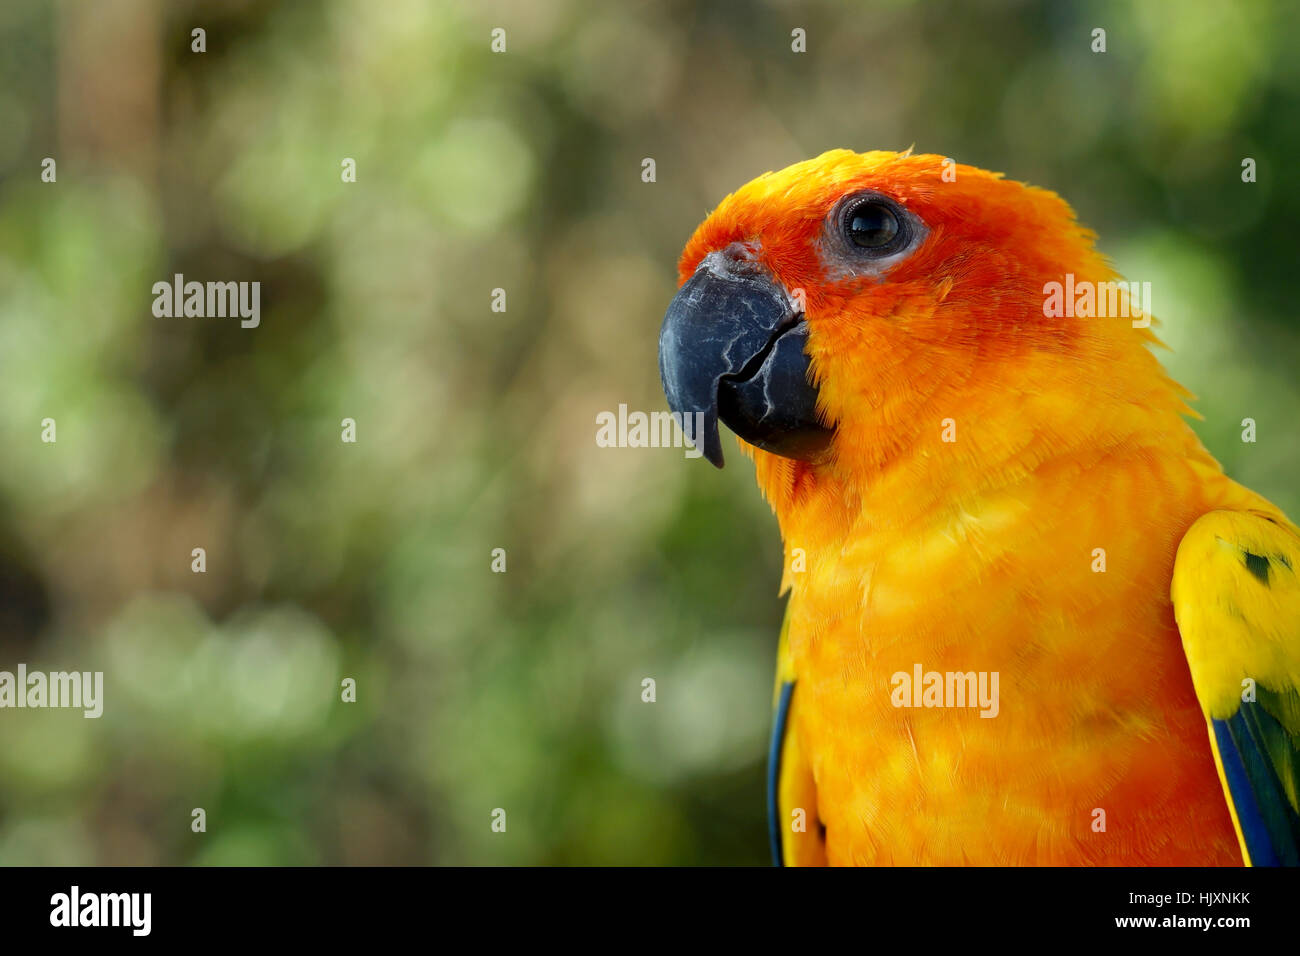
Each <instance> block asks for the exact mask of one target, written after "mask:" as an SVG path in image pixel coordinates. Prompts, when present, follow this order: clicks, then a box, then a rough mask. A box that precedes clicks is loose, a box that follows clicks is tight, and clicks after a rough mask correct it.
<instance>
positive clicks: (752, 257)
mask: <svg viewBox="0 0 1300 956" xmlns="http://www.w3.org/2000/svg"><path fill="white" fill-rule="evenodd" d="M714 255H716V256H717V257H718V258H719V259H720V260H721V262H720V263H719V265H721V266H723V267H724V268H725V269H726V271H727V272H728V273H729V274H731V275H734V276H745V275H757V274H758V273H760V272H763V271H765V270H764V268H763V265H762V263H761V262H759V260H758V249H757V248H756V247H755V246H754V245H752V244H751V243H748V242H733V243H731V244H730V245H729V246H727V247H726V248H725V249H719V250H718V251H717V252H715V253H714Z"/></svg>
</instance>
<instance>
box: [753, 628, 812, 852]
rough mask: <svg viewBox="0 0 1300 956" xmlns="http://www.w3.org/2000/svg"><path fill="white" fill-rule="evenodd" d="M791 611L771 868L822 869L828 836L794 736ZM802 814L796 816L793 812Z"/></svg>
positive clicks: (771, 793) (781, 660) (775, 737)
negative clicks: (804, 867)
mask: <svg viewBox="0 0 1300 956" xmlns="http://www.w3.org/2000/svg"><path fill="white" fill-rule="evenodd" d="M789 634H790V608H789V606H788V605H787V606H786V611H785V622H784V623H783V624H782V625H781V641H780V645H779V647H778V650H777V664H776V693H775V695H774V701H773V711H774V716H773V721H772V743H771V748H770V749H769V751H768V758H767V829H768V839H769V840H770V842H771V845H772V863H773V864H774V865H775V866H825V865H826V835H825V831H824V829H823V828H822V824H821V819H820V817H819V815H818V812H817V782H816V780H815V779H814V778H813V771H812V763H811V761H810V760H809V757H808V753H807V751H806V750H805V749H804V745H803V741H802V738H801V735H800V733H799V730H798V720H799V708H798V706H797V704H796V703H795V685H796V684H797V680H796V679H795V672H794V661H793V659H792V658H791V656H790V644H789ZM796 810H801V811H803V812H802V814H800V815H798V816H796V814H795V811H796Z"/></svg>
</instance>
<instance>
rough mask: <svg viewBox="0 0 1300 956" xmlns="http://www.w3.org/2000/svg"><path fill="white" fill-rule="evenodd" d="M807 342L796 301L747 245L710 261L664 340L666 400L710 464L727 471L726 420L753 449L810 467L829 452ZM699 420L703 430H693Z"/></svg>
mask: <svg viewBox="0 0 1300 956" xmlns="http://www.w3.org/2000/svg"><path fill="white" fill-rule="evenodd" d="M807 341H808V326H807V323H805V322H804V317H803V315H802V314H801V313H800V312H799V311H798V310H797V309H796V307H795V306H794V303H793V302H792V300H791V297H790V295H789V294H788V293H787V292H786V291H785V289H784V288H782V287H781V286H780V285H778V284H777V283H776V281H775V280H774V279H773V277H772V276H771V275H770V274H769V273H768V272H767V270H766V269H764V268H763V267H762V266H760V265H759V264H758V263H756V262H755V261H754V260H753V258H752V257H751V256H750V255H749V253H748V250H747V249H746V248H745V247H744V246H741V245H739V244H734V245H733V246H730V247H728V248H727V249H725V250H722V251H721V252H713V253H710V254H709V255H708V256H706V257H705V259H704V261H703V262H701V263H700V266H699V268H698V269H696V270H695V274H694V275H693V276H691V278H690V279H688V280H687V281H686V283H685V284H684V285H683V286H682V287H681V288H680V289H679V290H678V291H677V295H676V296H675V297H674V298H673V301H672V302H671V303H670V304H669V306H668V312H667V314H665V315H664V324H663V328H662V329H661V330H660V332H659V376H660V378H661V379H662V380H663V386H664V395H666V396H667V397H668V405H669V407H670V408H671V409H672V410H673V411H674V412H676V413H678V414H679V415H680V416H681V419H682V428H683V430H684V431H685V432H686V435H687V437H688V438H689V439H691V441H692V444H695V445H697V446H701V445H702V448H701V450H702V452H703V454H704V457H706V458H708V459H709V461H711V462H713V464H714V465H716V466H717V467H719V468H721V467H722V464H723V459H722V442H721V439H720V438H719V437H718V418H719V416H720V417H721V418H722V420H723V421H724V422H726V423H727V425H728V426H729V427H730V428H731V430H732V431H734V432H735V433H736V434H737V435H739V436H740V437H741V438H743V439H745V440H746V441H748V442H749V443H751V444H753V445H757V446H758V447H759V448H763V449H765V450H767V451H770V452H773V453H775V454H778V455H783V456H785V457H787V458H798V459H803V460H808V459H811V458H813V457H815V456H816V455H817V454H818V453H819V452H821V451H823V450H824V449H825V448H826V446H827V444H829V442H830V439H831V436H832V435H833V434H834V430H833V429H831V428H828V427H827V426H825V425H824V424H822V422H821V420H820V418H819V417H818V415H817V389H816V387H815V386H814V385H813V384H812V382H811V380H810V378H809V374H808V356H807V355H806V354H805V351H804V349H805V347H806V344H807ZM688 416H689V417H688ZM694 416H699V417H698V418H697V417H694ZM696 421H697V422H700V423H701V424H702V426H703V427H702V429H691V428H689V427H688V423H689V422H696ZM693 431H695V432H698V433H695V434H693V433H692V432H693Z"/></svg>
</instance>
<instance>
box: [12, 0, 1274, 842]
mask: <svg viewBox="0 0 1300 956" xmlns="http://www.w3.org/2000/svg"><path fill="white" fill-rule="evenodd" d="M1067 7H1073V8H1072V9H1069V8H1067ZM195 27H202V28H204V29H205V30H206V31H207V52H206V53H202V54H198V53H193V52H191V33H190V31H191V30H192V29H193V28H195ZM494 27H502V28H504V29H505V31H506V44H507V48H506V52H505V53H493V52H492V51H491V48H490V40H491V38H490V32H491V30H492V29H493V28H494ZM796 27H798V28H802V29H804V30H806V33H807V52H806V53H803V54H798V53H794V52H792V51H791V30H792V29H794V28H796ZM1094 27H1103V28H1105V29H1106V31H1107V52H1106V53H1105V54H1095V53H1093V52H1092V51H1091V49H1090V47H1091V42H1092V38H1091V31H1092V29H1093V28H1094ZM1298 37H1300V6H1298V5H1297V4H1295V3H1291V2H1277V3H1273V4H1270V3H1266V2H1235V3H1227V4H1225V3H1220V2H1210V0H1184V2H1177V3H1175V2H1169V3H1143V4H1140V5H1138V4H1128V3H1113V4H1096V5H1087V4H1084V5H1078V6H1074V5H1066V4H1057V3H1029V2H1012V0H1007V2H986V3H960V4H958V3H925V4H921V3H907V2H887V3H870V4H868V3H854V4H850V3H834V2H808V3H782V2H771V3H766V4H757V5H754V6H752V7H749V8H747V9H744V8H741V7H740V6H739V5H709V8H707V9H706V8H705V6H704V5H700V6H699V7H696V6H695V5H693V4H689V3H685V2H677V3H662V4H651V3H645V4H583V3H577V2H570V0H528V2H523V0H521V2H517V3H492V2H482V3H474V2H469V0H466V2H463V3H453V2H429V0H382V2H377V0H322V2H319V3H316V2H298V0H283V2H253V0H242V2H241V0H220V2H202V3H200V2H163V0H101V2H96V3H90V2H64V3H51V2H47V0H5V2H4V3H3V4H2V5H0V179H2V182H0V670H10V671H13V670H15V669H16V666H17V664H18V662H20V661H21V662H25V663H26V664H27V665H28V666H29V667H30V668H32V669H36V668H42V669H46V670H50V669H76V670H102V671H104V672H105V683H106V687H105V701H104V716H103V717H102V718H101V719H99V720H87V719H84V718H83V717H82V716H81V713H80V712H79V711H72V712H69V711H57V710H44V711H34V710H23V711H17V710H4V711H0V862H2V863H8V864H23V863H36V864H56V863H62V864H82V863H100V864H152V863H198V864H227V863H253V864H263V863H265V864H272V863H274V864H317V863H347V864H374V863H386V864H417V863H439V864H464V863H518V864H543V863H545V864H553V863H558V864H569V863H601V864H604V863H630V864H662V863H686V864H705V863H724V864H725V863H763V862H766V859H767V850H766V838H765V834H764V823H763V815H764V809H763V787H762V771H763V761H764V749H765V738H766V734H767V732H768V722H769V705H770V694H771V680H772V663H773V654H774V646H775V639H776V633H777V628H778V626H779V620H780V615H781V611H782V607H781V602H780V601H779V599H778V597H777V593H776V591H777V584H778V581H779V576H780V562H781V554H780V543H779V540H778V536H777V531H776V526H775V522H774V521H773V519H772V517H771V516H770V514H769V513H768V511H767V508H766V506H765V505H764V504H763V503H762V502H761V500H760V498H759V496H758V493H757V491H756V490H755V488H754V487H753V480H752V472H751V468H750V466H749V465H748V463H747V462H745V461H744V459H742V458H741V456H740V455H739V454H735V453H734V452H733V453H731V454H729V461H730V464H729V466H728V468H727V469H726V470H725V471H724V472H721V473H719V472H715V471H714V470H713V469H711V468H710V467H709V466H708V465H707V464H705V463H704V462H703V461H700V460H691V461H687V460H686V459H685V458H684V456H683V454H682V452H681V451H680V450H673V449H622V450H619V449H606V448H598V447H597V446H596V443H595V432H596V424H595V416H596V415H597V413H598V412H601V411H604V410H614V409H617V407H618V405H619V403H626V404H627V405H628V406H629V407H630V408H632V409H644V410H659V409H662V408H663V407H664V404H663V398H662V395H661V392H660V388H659V382H658V372H657V365H656V339H657V334H658V328H659V321H660V318H661V316H662V314H663V309H664V307H665V306H666V304H667V302H668V300H669V298H670V297H671V295H672V293H673V290H674V288H675V263H676V257H677V255H678V253H679V252H680V250H681V247H682V245H683V244H684V243H685V241H686V239H687V237H688V236H689V235H690V233H691V231H692V229H693V228H694V227H695V225H696V224H697V223H698V222H699V220H700V219H702V218H703V216H704V215H705V214H706V213H707V212H708V210H709V209H710V208H711V207H712V205H713V204H714V203H716V202H717V201H718V200H719V199H720V198H721V197H722V196H723V195H724V194H725V193H726V192H728V191H730V190H731V189H734V188H735V187H737V186H739V185H740V184H742V183H744V182H746V181H747V180H749V179H751V178H752V177H753V176H755V175H757V174H759V173H762V172H764V171H766V170H768V169H774V168H780V167H782V166H785V165H787V164H789V163H791V162H795V161H798V160H800V159H804V158H807V157H809V156H812V155H815V154H817V153H820V152H822V151H823V150H825V149H828V148H832V147H840V146H846V147H851V148H855V149H870V148H893V149H902V148H905V147H907V146H909V145H911V144H915V145H916V147H917V148H918V149H919V150H922V151H928V152H937V153H941V154H944V155H949V156H953V157H956V158H957V159H958V160H960V161H962V162H969V163H973V164H976V165H980V166H985V167H988V168H993V169H998V170H1002V171H1004V172H1006V173H1007V174H1008V175H1010V176H1012V177H1013V178H1017V179H1023V180H1028V181H1031V182H1034V183H1037V184H1040V185H1044V186H1048V187H1051V188H1053V189H1056V190H1057V191H1059V192H1061V193H1062V194H1063V195H1064V196H1065V197H1066V198H1067V199H1069V200H1070V201H1071V202H1072V203H1073V204H1074V206H1075V208H1076V209H1077V210H1078V212H1079V215H1080V217H1081V218H1082V219H1083V221H1085V222H1086V223H1088V224H1089V225H1091V226H1093V227H1094V228H1096V229H1097V230H1098V231H1099V232H1100V233H1101V236H1102V239H1101V245H1102V248H1103V249H1104V250H1105V251H1106V252H1107V253H1108V254H1110V255H1111V256H1113V257H1114V259H1115V260H1116V262H1117V263H1118V265H1119V267H1120V268H1121V270H1122V271H1124V272H1126V273H1128V274H1129V275H1131V276H1133V277H1134V278H1138V279H1141V280H1147V281H1151V282H1152V283H1153V286H1154V290H1155V295H1156V298H1155V312H1156V313H1157V315H1159V316H1160V317H1161V319H1162V320H1163V323H1164V325H1163V331H1162V335H1163V336H1164V338H1165V340H1166V341H1167V342H1168V343H1169V344H1170V345H1171V346H1172V348H1173V349H1174V351H1173V352H1172V354H1169V355H1167V356H1166V361H1167V364H1168V365H1169V367H1170V368H1171V370H1172V372H1173V373H1174V374H1175V376H1176V377H1178V378H1179V379H1180V380H1181V381H1183V382H1184V383H1185V384H1186V385H1187V386H1188V387H1189V388H1191V389H1192V390H1193V391H1194V392H1196V393H1197V394H1198V395H1199V396H1200V400H1199V402H1198V403H1197V408H1198V410H1199V411H1200V412H1201V413H1203V414H1204V415H1205V416H1206V418H1205V420H1204V421H1202V422H1199V423H1197V425H1196V427H1197V429H1198V430H1199V431H1200V433H1201V435H1202V436H1203V437H1204V440H1205V441H1206V443H1207V444H1208V445H1209V446H1210V448H1211V449H1212V450H1213V451H1214V452H1215V453H1216V454H1217V455H1218V457H1219V458H1220V460H1222V461H1223V462H1224V464H1225V466H1226V467H1227V468H1228V469H1229V471H1230V472H1231V473H1232V474H1233V475H1234V476H1235V477H1237V478H1238V479H1240V480H1242V481H1244V482H1245V483H1247V484H1249V485H1251V486H1253V487H1254V488H1256V489H1258V490H1259V491H1261V492H1263V493H1264V494H1266V495H1268V496H1269V497H1271V498H1272V499H1273V500H1275V501H1276V502H1277V503H1279V504H1280V505H1282V506H1283V507H1285V508H1286V509H1288V510H1289V512H1290V513H1291V514H1292V515H1293V516H1300V489H1298V488H1297V485H1296V481H1295V474H1296V460H1297V442H1296V436H1297V435H1298V434H1300V421H1298V420H1297V419H1298V418H1300V416H1297V414H1296V413H1297V410H1298V409H1300V385H1298V384H1297V381H1298V378H1300V377H1298V376H1297V375H1296V359H1297V356H1298V355H1300V329H1298V328H1297V323H1296V310H1295V306H1294V296H1293V289H1294V281H1295V278H1296V252H1297V243H1296V237H1295V223H1296V222H1297V221H1300V190H1297V189H1296V188H1295V179H1294V169H1295V157H1296V156H1297V155H1300V109H1298V108H1297V107H1298V106H1300V103H1298V100H1300V56H1298V55H1297V47H1298V46H1300V43H1298V42H1297V40H1298ZM45 157H53V158H55V159H56V160H57V164H58V165H57V171H58V180H57V183H53V184H50V183H43V182H41V180H40V171H41V161H42V159H43V158H45ZM344 157H351V158H353V159H355V160H356V163H357V182H356V183H355V184H350V183H343V182H341V177H340V162H341V160H342V159H343V158H344ZM646 157H651V158H654V159H655V161H656V164H657V181H656V182H654V183H644V182H642V180H641V162H642V159H643V158H646ZM1244 157H1252V158H1254V159H1255V160H1256V161H1257V163H1258V182H1256V183H1254V184H1244V183H1243V182H1242V181H1241V161H1242V159H1243V158H1244ZM176 272H182V273H184V274H185V275H186V276H187V278H190V279H198V280H200V281H203V280H242V281H252V280H256V281H260V282H261V283H262V321H261V326H260V327H259V328H257V329H248V330H245V329H241V328H240V327H239V324H238V321H237V320H230V319H193V318H192V319H158V318H154V317H153V315H152V314H151V311H150V310H151V305H152V301H153V296H152V292H151V286H152V284H153V283H154V282H156V281H161V280H168V279H169V278H170V277H171V276H172V275H173V273H176ZM497 288H502V289H505V290H506V294H507V310H506V311H505V312H504V313H502V312H493V311H492V310H491V308H490V306H491V296H492V290H493V289H497ZM46 417H49V418H54V419H55V420H56V421H57V428H58V441H57V443H56V444H46V443H42V442H41V441H40V431H41V425H40V423H41V420H42V419H43V418H46ZM345 417H350V418H354V419H355V420H356V422H357V439H358V440H357V442H356V444H344V443H343V442H341V441H340V422H341V420H342V419H343V418H345ZM1244 417H1252V418H1254V419H1255V420H1256V421H1257V423H1258V434H1259V438H1258V442H1257V443H1256V444H1243V443H1242V442H1241V441H1240V437H1239V436H1240V430H1241V427H1240V421H1241V419H1242V418H1244ZM728 447H730V445H728ZM195 547H203V548H205V549H206V551H207V572H206V573H205V574H195V573H192V572H191V570H190V563H191V556H190V555H191V549H193V548H195ZM494 548H504V549H506V553H507V568H508V570H507V572H506V573H505V574H494V573H492V572H491V570H490V563H491V552H492V549H494ZM345 677H352V678H355V679H356V681H357V684H358V699H357V702H356V703H342V702H341V701H340V691H339V685H340V681H341V680H342V679H343V678H345ZM646 677H651V678H654V679H655V680H656V682H657V701H656V702H655V703H653V704H647V703H643V702H642V700H641V681H642V680H643V679H644V678H646ZM195 807H202V808H204V809H205V810H206V812H207V832H206V833H201V834H197V833H193V832H191V828H190V822H191V810H192V809H193V808H195ZM495 808H503V809H505V810H506V812H507V830H506V832H505V833H504V834H502V833H494V832H492V829H491V821H492V811H493V810H494V809H495Z"/></svg>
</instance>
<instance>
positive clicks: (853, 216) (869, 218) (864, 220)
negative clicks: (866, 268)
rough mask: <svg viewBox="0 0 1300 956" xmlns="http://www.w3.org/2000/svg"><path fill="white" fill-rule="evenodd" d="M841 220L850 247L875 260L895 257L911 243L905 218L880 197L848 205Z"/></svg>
mask: <svg viewBox="0 0 1300 956" xmlns="http://www.w3.org/2000/svg"><path fill="white" fill-rule="evenodd" d="M842 221H843V229H844V236H845V238H846V239H848V241H849V244H850V245H851V246H852V247H853V248H855V249H861V250H862V251H863V252H865V253H867V254H869V255H870V256H872V257H873V258H875V257H880V256H888V255H892V254H893V253H895V252H897V251H898V250H899V249H902V248H903V247H904V246H906V245H907V244H908V242H909V241H910V236H909V234H908V232H909V230H908V227H907V218H906V216H904V215H903V213H902V211H901V210H899V209H898V207H897V206H895V205H894V204H893V203H891V202H889V201H888V200H886V199H883V198H881V197H877V196H873V197H870V198H867V199H863V200H861V201H860V202H857V203H854V204H853V205H851V206H849V207H848V208H847V209H846V210H845V211H844V218H843V220H842Z"/></svg>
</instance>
